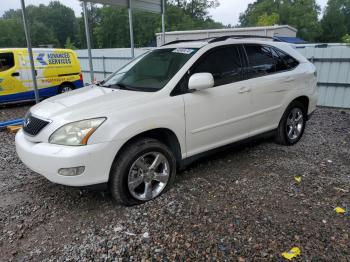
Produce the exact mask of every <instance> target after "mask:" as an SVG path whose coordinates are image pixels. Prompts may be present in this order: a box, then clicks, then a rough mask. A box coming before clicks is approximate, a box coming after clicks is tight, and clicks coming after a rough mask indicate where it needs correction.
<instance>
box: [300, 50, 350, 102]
mask: <svg viewBox="0 0 350 262" xmlns="http://www.w3.org/2000/svg"><path fill="white" fill-rule="evenodd" d="M297 50H298V51H299V52H300V53H301V54H303V55H304V56H305V57H306V58H307V59H309V60H310V61H311V62H313V63H314V64H315V66H316V68H317V82H318V92H319V99H318V104H319V105H321V106H330V107H344V108H350V46H348V45H344V44H328V45H327V44H308V45H298V46H297Z"/></svg>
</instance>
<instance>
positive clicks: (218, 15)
mask: <svg viewBox="0 0 350 262" xmlns="http://www.w3.org/2000/svg"><path fill="white" fill-rule="evenodd" d="M59 1H60V2H61V3H62V4H64V5H66V6H69V7H71V8H73V9H74V11H75V14H76V15H77V16H80V13H81V7H80V2H79V1H78V0H59ZM1 2H2V3H1V7H0V15H2V14H3V13H4V11H6V10H8V9H11V8H12V9H18V8H20V1H19V0H1ZM25 2H26V5H29V4H34V5H39V4H48V3H49V2H50V0H25ZM219 2H220V6H219V7H218V8H215V9H211V10H210V15H211V16H212V18H213V19H214V20H215V21H219V22H222V23H223V24H225V25H227V24H231V25H236V24H238V19H239V14H240V13H242V12H244V11H245V10H246V8H247V6H248V4H249V3H252V2H254V0H219ZM316 2H317V3H318V4H319V5H320V6H321V7H322V10H323V9H324V7H325V5H326V3H327V0H317V1H316Z"/></svg>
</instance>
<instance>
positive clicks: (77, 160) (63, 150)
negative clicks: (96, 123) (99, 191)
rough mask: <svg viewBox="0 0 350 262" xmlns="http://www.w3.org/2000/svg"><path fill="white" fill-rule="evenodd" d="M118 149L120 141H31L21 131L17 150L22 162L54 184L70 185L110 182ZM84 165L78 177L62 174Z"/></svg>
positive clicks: (17, 141) (18, 134)
mask: <svg viewBox="0 0 350 262" xmlns="http://www.w3.org/2000/svg"><path fill="white" fill-rule="evenodd" d="M117 150H118V143H117V142H116V141H112V142H107V143H100V144H94V145H87V146H78V147H77V146H61V145H53V144H49V143H33V142H30V141H28V140H27V139H26V138H25V135H24V134H23V131H22V130H20V131H19V132H18V133H17V135H16V151H17V154H18V156H19V158H20V159H21V160H22V162H23V163H24V164H25V165H26V166H27V167H29V168H30V169H31V170H33V171H34V172H36V173H39V174H41V175H43V176H44V177H46V178H47V179H48V180H50V181H51V182H53V183H57V184H62V185H68V186H90V185H96V184H101V183H106V182H108V179H109V173H110V169H111V166H112V163H113V160H114V157H115V155H116V153H117ZM78 166H84V167H85V170H84V172H83V173H82V174H81V175H78V176H62V175H59V174H58V170H59V169H61V168H70V167H78Z"/></svg>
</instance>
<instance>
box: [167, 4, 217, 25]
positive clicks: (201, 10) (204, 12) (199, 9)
mask: <svg viewBox="0 0 350 262" xmlns="http://www.w3.org/2000/svg"><path fill="white" fill-rule="evenodd" d="M169 5H172V6H176V7H178V8H181V9H183V10H184V11H185V13H187V14H189V15H190V16H191V17H193V18H197V19H204V20H205V19H206V18H207V17H208V13H209V11H208V9H210V8H216V7H218V6H219V1H218V0H170V1H169Z"/></svg>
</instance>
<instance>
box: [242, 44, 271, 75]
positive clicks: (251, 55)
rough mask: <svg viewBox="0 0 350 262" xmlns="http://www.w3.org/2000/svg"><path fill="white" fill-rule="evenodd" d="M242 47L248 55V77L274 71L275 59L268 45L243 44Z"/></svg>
mask: <svg viewBox="0 0 350 262" xmlns="http://www.w3.org/2000/svg"><path fill="white" fill-rule="evenodd" d="M244 48H245V50H246V53H247V57H248V63H249V66H248V76H249V78H254V77H259V76H264V75H267V74H271V73H274V72H276V68H275V60H274V58H273V56H272V53H271V50H270V48H269V47H267V46H262V45H245V46H244Z"/></svg>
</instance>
